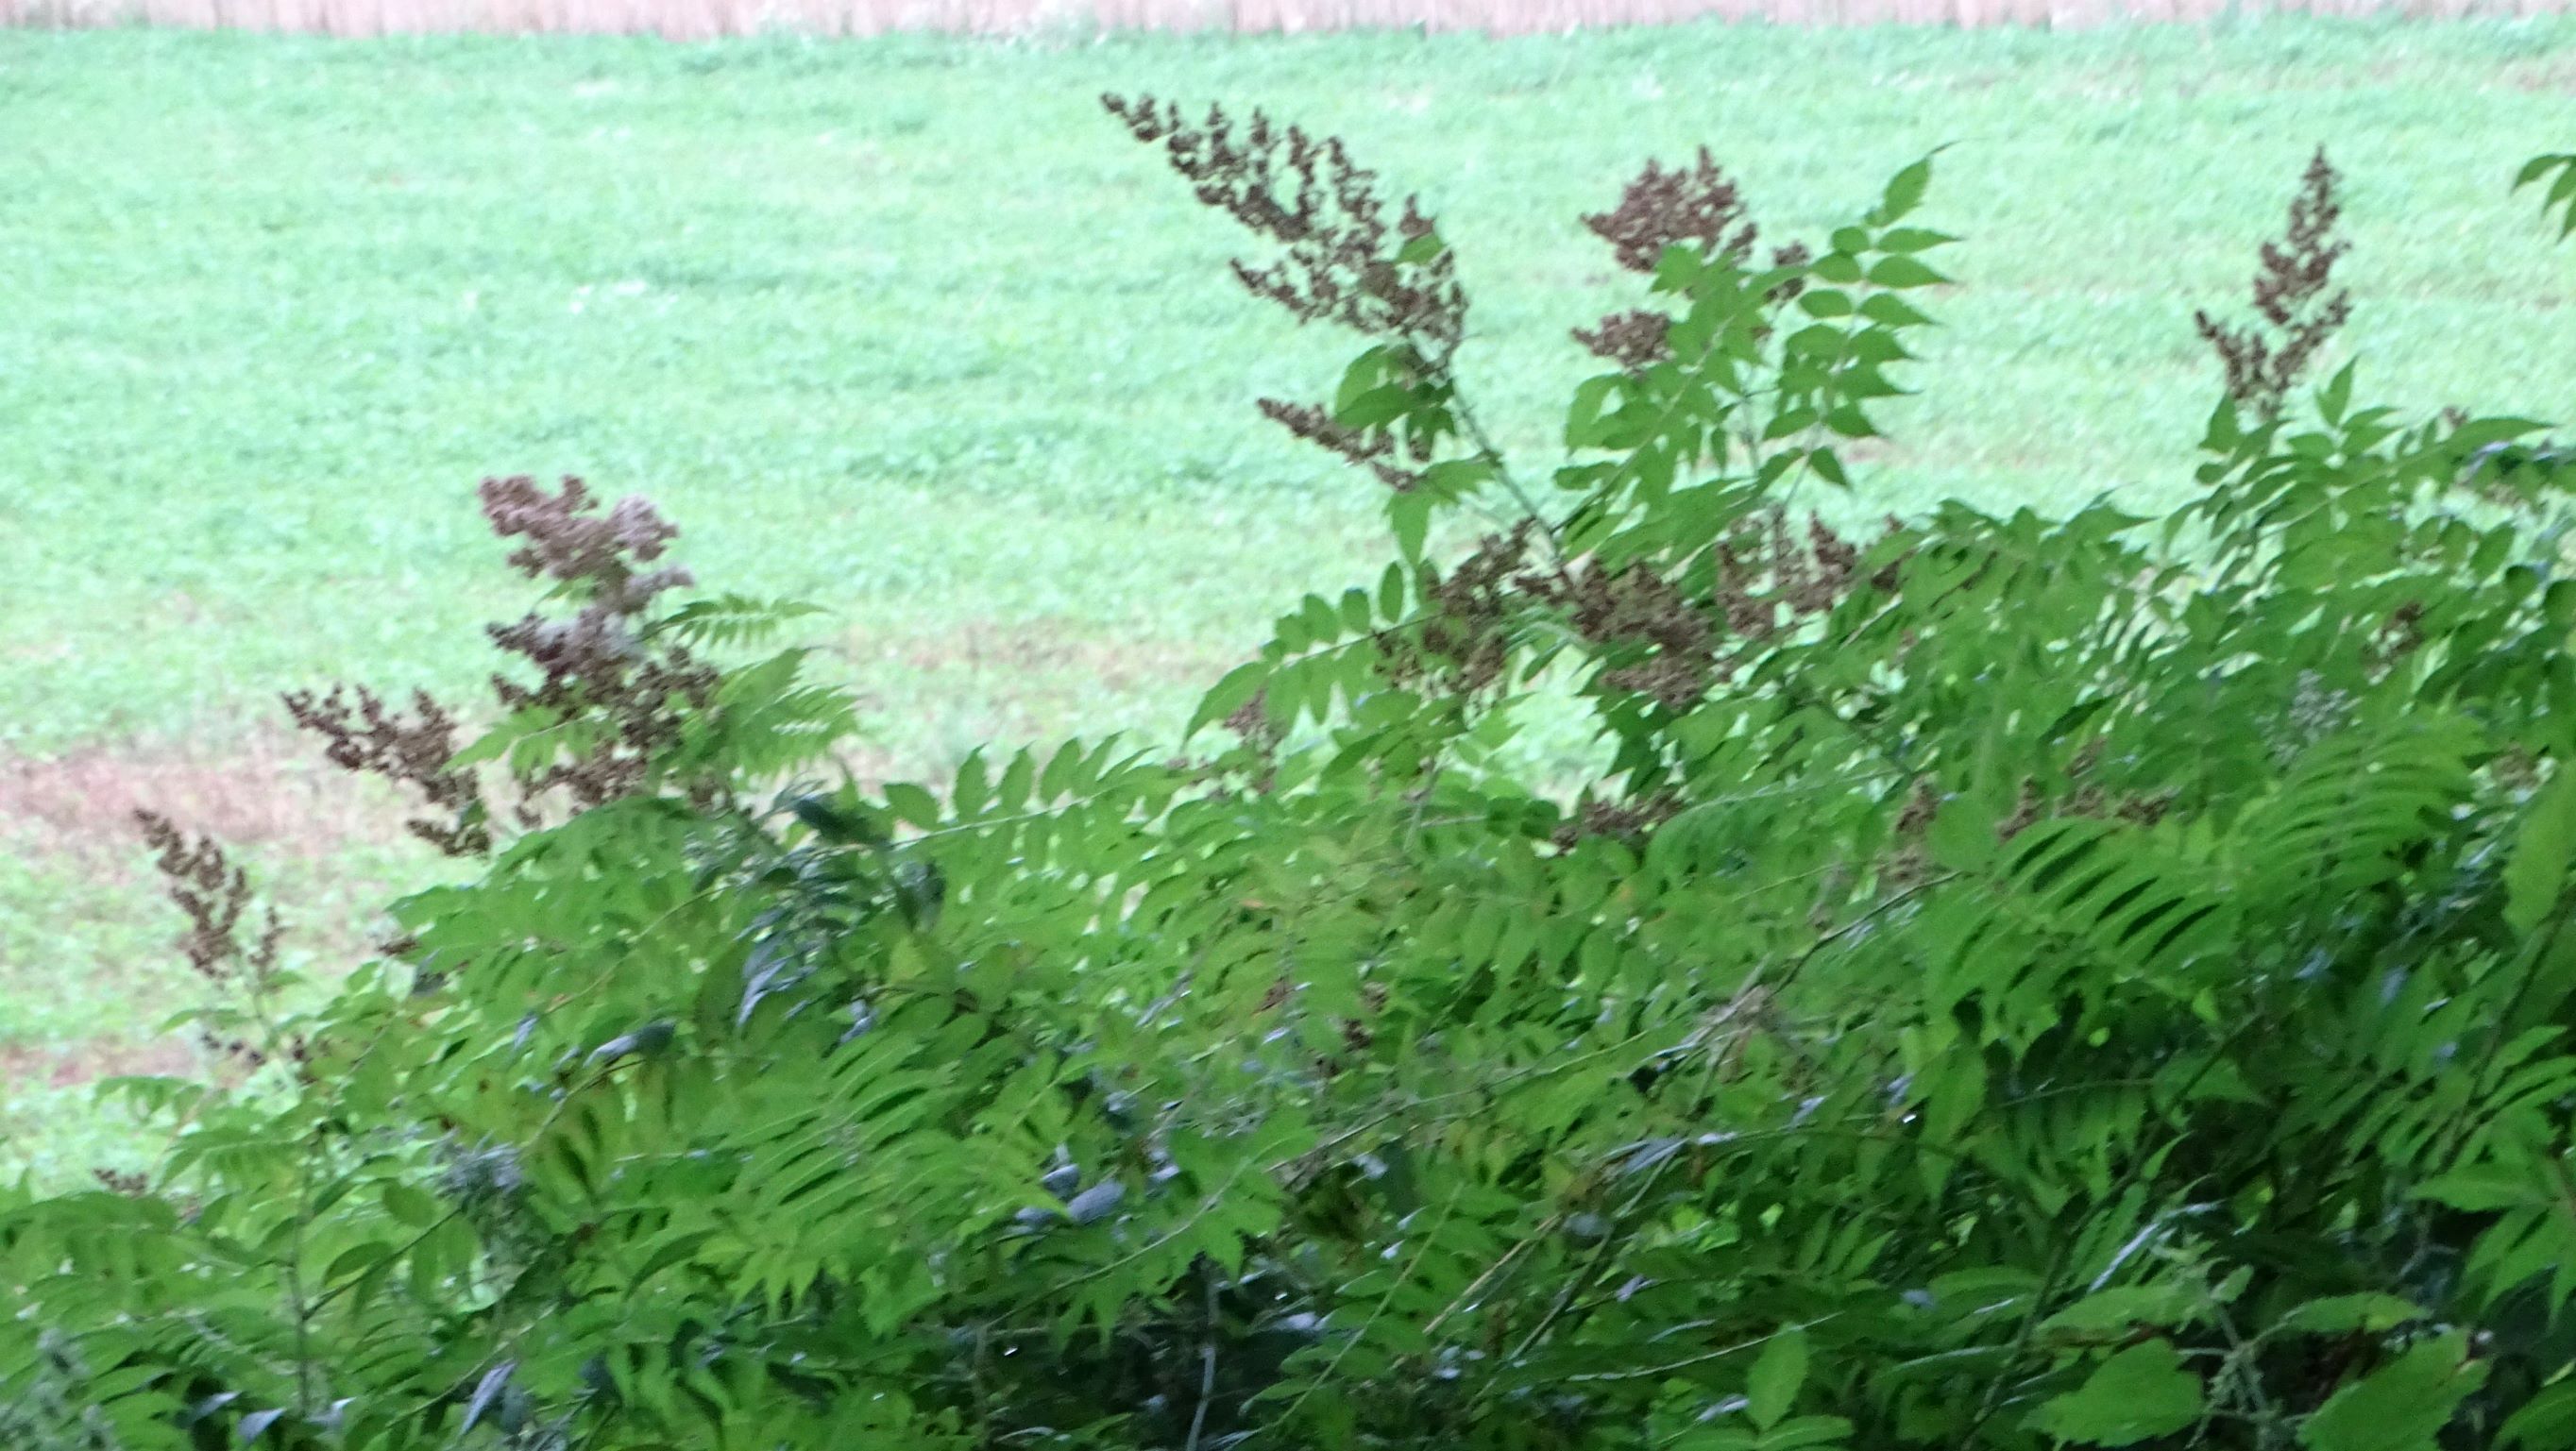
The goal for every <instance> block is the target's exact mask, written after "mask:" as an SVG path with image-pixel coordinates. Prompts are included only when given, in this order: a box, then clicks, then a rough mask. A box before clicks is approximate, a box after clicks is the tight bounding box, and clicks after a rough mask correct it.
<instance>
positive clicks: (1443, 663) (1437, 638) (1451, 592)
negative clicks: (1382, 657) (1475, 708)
mask: <svg viewBox="0 0 2576 1451" xmlns="http://www.w3.org/2000/svg"><path fill="white" fill-rule="evenodd" d="M1535 527H1536V525H1535V522H1534V521H1532V520H1528V519H1523V520H1521V521H1520V522H1519V523H1517V524H1515V525H1513V526H1512V527H1511V529H1509V530H1508V531H1506V532H1504V533H1501V534H1489V535H1487V536H1485V537H1484V538H1483V539H1482V540H1480V541H1478V543H1477V546H1476V550H1475V552H1474V553H1473V554H1470V555H1468V556H1467V558H1465V559H1463V560H1461V561H1459V563H1458V567H1457V568H1456V569H1453V570H1451V571H1450V572H1449V573H1448V574H1447V575H1445V576H1440V577H1428V576H1426V578H1425V579H1424V581H1423V587H1422V588H1423V597H1424V603H1425V604H1426V605H1427V606H1428V610H1427V614H1428V618H1427V619H1425V620H1424V622H1423V625H1422V630H1421V633H1420V635H1419V636H1418V637H1417V639H1416V640H1414V641H1413V642H1411V643H1410V644H1408V645H1402V646H1395V647H1393V648H1391V649H1390V651H1389V659H1388V664H1387V668H1388V674H1389V676H1390V678H1391V679H1392V680H1393V681H1394V682H1395V683H1397V684H1399V685H1412V684H1416V683H1419V682H1423V681H1431V682H1436V683H1437V684H1439V685H1440V686H1441V687H1442V688H1444V689H1446V690H1449V691H1452V692H1455V693H1457V694H1461V695H1472V694H1475V693H1476V692H1478V691H1481V690H1484V689H1486V688H1488V687H1490V686H1492V685H1493V684H1494V683H1495V682H1496V681H1499V680H1500V679H1502V676H1503V671H1504V669H1505V668H1506V667H1507V666H1508V665H1509V664H1510V662H1511V642H1510V638H1509V635H1508V632H1507V629H1506V625H1507V623H1508V621H1509V619H1510V616H1511V613H1512V596H1511V589H1512V587H1513V586H1516V585H1520V584H1521V581H1520V580H1519V579H1518V578H1516V576H1519V575H1520V573H1521V566H1522V564H1523V563H1524V562H1525V561H1526V560H1527V559H1528V557H1529V546H1530V536H1531V534H1532V532H1533V531H1534V529H1535ZM1523 587H1525V586H1523Z"/></svg>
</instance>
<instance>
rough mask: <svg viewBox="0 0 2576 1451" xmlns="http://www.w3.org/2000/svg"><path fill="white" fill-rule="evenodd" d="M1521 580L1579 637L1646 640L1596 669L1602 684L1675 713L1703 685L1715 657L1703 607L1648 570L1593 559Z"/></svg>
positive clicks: (1628, 642) (1616, 643)
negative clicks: (1626, 656)
mask: <svg viewBox="0 0 2576 1451" xmlns="http://www.w3.org/2000/svg"><path fill="white" fill-rule="evenodd" d="M1523 583H1524V587H1525V588H1527V589H1529V591H1530V592H1531V593H1532V594H1533V595H1535V596H1537V597H1538V598H1539V599H1541V600H1544V601H1546V602H1547V603H1549V604H1552V605H1555V606H1557V607H1559V608H1561V609H1563V610H1564V611H1565V612H1566V614H1567V617H1568V619H1569V621H1570V623H1571V624H1572V625H1573V627H1574V631H1575V633H1576V634H1578V635H1581V636H1582V637H1583V638H1584V639H1586V640H1589V641H1591V642H1593V643H1595V644H1598V645H1608V646H1613V647H1620V646H1624V647H1628V648H1630V649H1634V648H1635V647H1638V646H1644V647H1646V654H1645V655H1644V656H1643V657H1642V658H1639V659H1636V660H1633V661H1630V662H1629V663H1626V664H1622V665H1616V666H1613V667H1611V668H1609V669H1607V670H1604V671H1603V672H1602V674H1601V682H1602V683H1603V684H1604V685H1607V686H1609V687H1610V688H1612V689H1614V690H1624V691H1633V692H1635V693H1636V694H1639V695H1644V696H1649V697H1652V698H1653V699H1654V700H1655V702H1656V703H1657V704H1659V705H1661V706H1663V707H1664V709H1666V710H1667V711H1672V712H1676V713H1678V712H1680V711H1684V710H1687V709H1689V708H1690V707H1691V706H1692V705H1694V704H1696V703H1697V702H1698V701H1699V699H1700V698H1701V697H1702V696H1704V695H1706V694H1707V693H1708V687H1709V683H1710V679H1711V671H1712V667H1713V666H1714V664H1715V657H1714V655H1713V653H1712V652H1711V650H1710V648H1709V641H1710V637H1711V635H1712V633H1713V631H1712V629H1711V625H1710V621H1709V618H1708V615H1707V614H1706V613H1705V612H1704V611H1703V610H1702V609H1700V608H1699V607H1698V606H1697V605H1695V604H1693V603H1692V602H1691V601H1690V599H1689V598H1687V597H1686V596H1685V595H1684V594H1683V593H1682V591H1681V590H1680V589H1678V588H1676V587H1675V586H1674V585H1673V583H1672V582H1671V581H1670V580H1667V579H1665V578H1664V577H1663V576H1662V575H1660V574H1657V573H1656V572H1655V571H1654V570H1651V569H1648V568H1646V567H1645V566H1643V565H1638V564H1631V565H1628V566H1627V567H1625V568H1623V569H1619V570H1615V571H1614V570H1609V569H1604V568H1603V567H1601V565H1600V564H1598V563H1597V562H1596V563H1587V564H1584V565H1582V566H1579V567H1577V568H1574V569H1570V570H1559V571H1555V572H1553V573H1551V574H1546V575H1536V574H1533V575H1527V576H1524V577H1523Z"/></svg>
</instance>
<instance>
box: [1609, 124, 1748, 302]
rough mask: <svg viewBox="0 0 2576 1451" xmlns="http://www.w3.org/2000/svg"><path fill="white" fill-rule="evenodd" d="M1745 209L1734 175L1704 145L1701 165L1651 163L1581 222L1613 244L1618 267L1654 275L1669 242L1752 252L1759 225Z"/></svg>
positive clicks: (1725, 253) (1723, 252)
mask: <svg viewBox="0 0 2576 1451" xmlns="http://www.w3.org/2000/svg"><path fill="white" fill-rule="evenodd" d="M1744 212H1745V208H1744V198H1743V195H1742V193H1740V192H1738V191H1737V190H1736V187H1735V182H1734V179H1733V178H1731V177H1729V176H1728V175H1727V174H1726V172H1725V171H1724V170H1723V169H1721V168H1720V167H1719V166H1718V164H1717V160H1716V158H1715V157H1712V156H1711V155H1709V152H1708V148H1707V147H1705V146H1703V147H1701V148H1700V152H1699V159H1698V162H1697V164H1695V165H1693V166H1691V167H1689V168H1687V169H1683V168H1675V169H1674V170H1671V171H1666V170H1665V169H1664V168H1663V167H1662V165H1661V164H1659V163H1657V162H1652V161H1649V162H1647V163H1646V169H1645V170H1644V171H1642V172H1640V173H1638V175H1637V177H1636V179H1634V180H1632V181H1630V182H1629V183H1628V186H1627V189H1626V190H1625V191H1623V192H1622V193H1621V194H1620V196H1619V204H1618V205H1617V206H1615V207H1613V208H1611V209H1610V210H1609V211H1606V212H1595V213H1593V214H1592V215H1590V216H1587V217H1585V218H1584V219H1583V224H1584V225H1585V226H1586V227H1589V228H1591V229H1592V231H1593V233H1594V234H1595V235H1597V236H1599V237H1600V238H1601V239H1602V240H1603V241H1605V242H1608V243H1609V244H1610V251H1611V255H1613V256H1614V257H1616V258H1617V259H1618V261H1619V265H1620V266H1622V267H1625V268H1627V269H1628V270H1629V271H1631V272H1642V273H1647V274H1652V273H1653V272H1654V270H1655V268H1656V267H1657V266H1658V265H1660V264H1661V263H1662V261H1663V259H1664V249H1665V248H1667V247H1676V246H1691V245H1696V246H1698V247H1700V248H1702V249H1704V250H1706V251H1708V252H1710V253H1712V254H1714V255H1716V256H1718V257H1721V258H1725V259H1728V260H1732V261H1737V262H1741V261H1742V260H1743V259H1744V258H1746V257H1749V256H1751V255H1752V253H1753V241H1754V237H1755V235H1756V229H1755V227H1754V225H1753V223H1751V222H1749V221H1747V220H1745V215H1744Z"/></svg>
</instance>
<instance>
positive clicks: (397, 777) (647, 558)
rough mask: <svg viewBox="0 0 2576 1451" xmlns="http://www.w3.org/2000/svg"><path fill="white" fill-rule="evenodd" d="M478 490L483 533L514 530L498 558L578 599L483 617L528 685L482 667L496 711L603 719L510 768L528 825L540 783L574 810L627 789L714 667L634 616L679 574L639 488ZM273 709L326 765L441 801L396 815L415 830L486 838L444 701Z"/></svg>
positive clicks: (480, 803)
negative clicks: (315, 745)
mask: <svg viewBox="0 0 2576 1451" xmlns="http://www.w3.org/2000/svg"><path fill="white" fill-rule="evenodd" d="M478 493H479V496H480V498H481V501H482V505H483V515H484V518H485V520H486V521H487V522H489V523H490V525H491V526H492V531H493V533H495V534H497V535H499V536H500V537H502V538H504V539H522V540H524V541H525V543H523V544H522V545H521V546H520V547H519V548H518V549H517V550H516V551H514V552H513V553H512V554H511V555H510V563H511V565H512V566H514V567H515V568H517V569H518V570H519V571H520V572H521V573H523V574H526V575H527V576H528V577H529V578H531V579H543V580H551V581H553V582H554V583H556V584H557V585H560V586H563V587H564V588H565V591H566V592H567V593H568V594H569V595H571V597H572V598H574V599H576V600H577V601H579V605H578V608H577V609H576V610H575V611H574V613H573V614H572V616H571V617H570V618H568V619H549V618H547V617H545V616H542V615H537V614H529V615H527V616H525V617H523V618H521V619H520V620H518V621H516V622H515V623H512V624H507V625H493V626H491V627H489V633H490V634H491V637H492V640H493V643H494V644H496V645H498V646H499V647H500V648H501V649H503V650H505V651H507V652H509V653H510V654H513V655H516V656H518V657H520V658H521V659H523V660H525V661H527V662H528V663H529V664H531V665H533V666H535V667H536V670H537V675H538V681H537V684H535V685H534V686H530V685H525V684H521V683H519V682H517V681H513V680H510V679H508V678H506V677H503V676H499V675H496V676H494V677H493V679H492V689H493V694H494V696H495V697H496V699H497V701H498V704H499V705H500V707H501V709H502V710H503V711H505V712H517V711H523V710H535V711H540V712H550V713H554V714H557V715H561V716H566V717H570V716H574V715H582V716H587V717H591V718H593V719H595V720H597V721H599V722H601V723H602V724H604V725H605V726H606V727H607V729H606V731H605V732H604V734H602V735H601V736H600V737H599V738H598V739H597V740H595V741H593V742H591V743H590V744H589V745H588V746H587V747H586V748H585V749H583V750H581V751H579V752H577V753H575V754H574V755H573V756H572V757H570V758H569V759H564V760H558V761H555V762H553V763H551V764H549V765H546V766H544V767H541V768H538V769H536V770H533V771H530V772H527V773H525V774H524V775H523V776H522V777H521V778H520V780H519V786H520V788H521V792H522V796H523V799H522V800H521V802H520V804H519V805H518V807H517V808H516V815H517V817H518V819H519V820H520V822H521V823H522V824H525V825H531V826H533V825H535V824H537V822H538V820H539V817H538V814H537V811H536V808H535V806H534V805H533V802H534V801H535V799H536V798H538V797H541V796H543V795H545V794H546V793H547V792H549V791H553V790H558V789H560V790H562V791H563V792H564V793H565V794H566V795H567V796H568V797H569V798H570V799H571V801H572V803H573V805H574V806H575V808H576V809H585V810H586V809H588V808H590V807H593V806H598V805H601V804H603V803H605V802H608V801H613V800H617V799H620V798H622V797H625V796H628V795H632V794H633V793H634V792H636V791H637V790H639V789H641V787H642V786H643V784H644V781H645V779H646V777H647V775H648V774H649V771H650V767H651V763H652V761H653V759H654V758H655V757H656V756H657V755H659V754H660V753H661V752H662V751H663V750H665V749H666V748H667V747H669V746H670V745H671V744H672V743H673V742H674V741H675V740H676V739H677V738H678V735H679V731H680V719H681V709H680V706H681V705H685V706H687V707H689V708H702V707H704V706H705V705H706V704H707V703H708V702H709V701H710V700H711V699H712V697H713V693H714V690H715V686H716V682H717V679H718V676H717V672H716V671H715V670H714V669H713V668H712V667H709V666H705V665H702V664H700V663H699V662H697V661H696V660H694V659H692V658H691V657H690V655H689V653H688V651H687V650H686V649H685V648H683V647H681V646H678V645H675V644H665V643H654V642H649V641H647V640H646V639H645V638H644V636H643V629H642V624H641V617H642V616H643V614H644V612H645V611H646V610H647V609H649V608H650V607H651V606H652V604H653V602H654V601H655V600H656V599H658V598H659V597H660V596H661V595H662V594H664V593H665V592H667V591H670V590H673V589H679V588H683V587H685V586H687V585H688V584H689V583H691V581H690V577H689V573H688V571H687V570H685V569H681V568H679V567H678V566H675V565H663V566H660V567H658V568H657V567H652V566H653V564H654V562H655V561H656V560H658V559H659V558H660V557H661V556H662V553H663V551H664V550H665V548H667V547H668V545H669V544H670V542H671V541H672V540H673V539H675V538H677V537H678V536H679V530H677V529H676V528H674V527H672V526H671V524H670V523H669V522H667V521H666V520H664V519H663V518H662V517H661V515H660V514H658V513H656V512H655V511H654V509H653V507H652V505H650V504H648V503H646V502H645V501H644V500H642V499H639V498H629V499H623V500H620V501H619V502H618V503H617V504H615V505H614V506H612V507H610V508H607V509H605V510H603V509H601V507H600V505H599V502H598V500H596V499H595V498H593V497H592V495H591V493H590V491H589V489H588V488H587V487H586V486H584V485H583V483H582V482H581V480H579V479H575V478H566V479H565V480H563V482H562V485H561V487H560V488H558V489H555V490H552V491H549V490H547V489H545V488H543V487H542V486H540V485H539V484H538V483H537V482H536V481H535V480H533V479H530V478H527V477H525V476H520V477H513V478H495V479H486V480H484V481H483V483H482V486H481V488H480V489H479V490H478ZM286 707H287V710H288V712H289V713H290V714H291V715H293V717H294V718H295V721H296V723H297V724H298V725H301V726H303V727H304V728H305V729H307V730H310V731H312V732H314V733H315V734H317V735H320V736H321V737H323V739H324V740H325V742H326V743H327V744H326V746H325V750H326V752H327V754H328V755H329V757H330V759H331V760H332V761H333V762H334V763H335V764H337V765H339V766H341V767H343V768H345V769H347V770H351V771H363V772H368V773H371V774H374V775H380V776H383V777H386V778H387V779H389V780H391V781H393V782H395V783H396V784H398V785H402V786H405V787H408V788H410V789H411V790H414V791H416V792H418V793H419V794H420V795H421V796H422V797H423V798H424V799H425V800H427V801H428V802H429V804H430V805H432V806H435V807H438V808H440V809H441V811H442V812H443V813H445V815H444V818H443V819H439V820H428V819H423V820H415V821H412V822H410V823H408V825H409V827H410V829H411V831H412V832H413V833H414V834H415V835H418V836H420V837H422V838H423V839H425V840H427V841H429V842H430V843H431V844H433V845H435V846H437V847H438V848H439V849H440V850H442V851H445V852H447V853H449V854H451V855H458V856H470V855H475V854H479V853H481V852H484V851H487V850H489V849H490V847H491V834H490V830H489V828H488V826H487V825H486V822H487V821H488V819H489V812H488V811H487V810H486V809H485V800H484V797H483V794H482V788H481V786H480V784H479V783H478V782H477V781H476V779H475V777H474V775H473V774H472V773H471V772H470V771H466V770H461V769H456V768H453V767H451V766H450V765H449V762H450V761H452V760H453V759H454V757H455V755H456V748H457V747H456V735H457V726H456V717H455V715H454V714H453V713H452V712H451V711H449V710H448V709H447V708H446V707H444V706H442V705H441V704H439V703H438V702H437V701H435V700H432V699H431V698H430V697H429V696H428V695H427V694H425V693H419V694H415V695H414V697H413V704H412V709H411V711H410V713H409V714H408V715H403V714H398V713H397V712H395V711H394V710H393V709H391V708H390V707H389V706H388V705H387V704H386V703H385V702H384V701H383V700H382V699H381V698H379V697H377V696H376V695H374V694H372V693H371V692H369V691H367V690H364V689H358V690H355V691H349V690H346V689H345V688H334V689H333V690H332V691H330V692H329V693H328V694H326V695H321V696H316V695H314V694H313V693H312V692H309V691H299V692H295V693H292V694H289V695H288V696H287V697H286Z"/></svg>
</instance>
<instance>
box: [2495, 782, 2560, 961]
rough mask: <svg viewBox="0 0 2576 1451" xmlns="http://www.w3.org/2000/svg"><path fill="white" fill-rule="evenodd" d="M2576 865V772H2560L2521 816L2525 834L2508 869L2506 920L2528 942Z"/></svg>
mask: <svg viewBox="0 0 2576 1451" xmlns="http://www.w3.org/2000/svg"><path fill="white" fill-rule="evenodd" d="M2571 860H2576V771H2570V770H2568V769H2567V768H2566V767H2565V766H2564V765H2562V766H2560V768H2559V771H2558V774H2557V776H2556V777H2555V778H2553V779H2552V780H2551V781H2550V783H2549V784H2548V785H2546V786H2544V787H2542V788H2541V789H2540V795H2539V797H2538V798H2537V799H2535V800H2534V801H2533V802H2532V803H2531V807H2530V809H2529V810H2528V811H2526V812H2524V813H2523V818H2522V830H2521V831H2520V833H2518V834H2517V836H2516V838H2515V840H2514V844H2513V856H2512V857H2511V858H2510V859H2508V860H2507V861H2506V863H2505V868H2504V893H2505V905H2504V920H2505V923H2506V925H2508V926H2510V927H2512V928H2513V930H2514V931H2515V932H2517V933H2520V934H2522V935H2524V936H2529V935H2530V934H2531V932H2532V931H2533V929H2535V928H2537V927H2538V926H2539V925H2540V924H2541V922H2542V921H2543V920H2545V919H2546V918H2547V917H2548V916H2549V914H2550V912H2551V911H2552V910H2553V909H2555V908H2556V907H2557V905H2558V899H2559V896H2560V895H2561V894H2562V893H2563V892H2564V891H2565V890H2566V885H2567V868H2568V865H2569V863H2570V861H2571Z"/></svg>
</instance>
